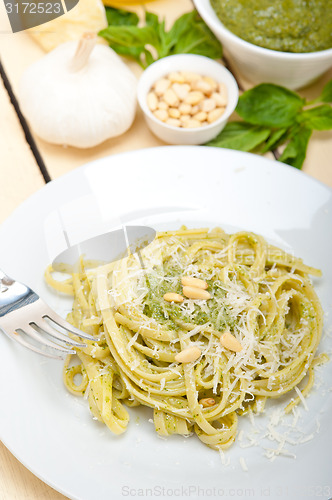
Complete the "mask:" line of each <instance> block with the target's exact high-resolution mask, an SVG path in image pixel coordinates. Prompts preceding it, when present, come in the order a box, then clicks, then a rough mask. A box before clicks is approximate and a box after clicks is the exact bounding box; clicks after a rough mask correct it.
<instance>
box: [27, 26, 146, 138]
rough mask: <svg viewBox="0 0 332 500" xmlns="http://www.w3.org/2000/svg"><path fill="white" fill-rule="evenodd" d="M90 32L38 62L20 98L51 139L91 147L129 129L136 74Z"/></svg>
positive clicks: (30, 117) (39, 129) (42, 134)
mask: <svg viewBox="0 0 332 500" xmlns="http://www.w3.org/2000/svg"><path fill="white" fill-rule="evenodd" d="M95 42H96V36H95V35H90V34H86V35H84V36H83V38H82V39H81V40H80V41H79V43H77V41H70V42H66V43H64V44H61V45H59V46H58V47H57V48H56V49H54V50H53V51H52V52H49V53H48V54H47V55H45V56H44V57H42V58H41V59H40V60H38V61H37V62H35V63H34V64H32V65H31V66H30V67H29V68H28V69H27V70H26V71H25V73H24V74H23V76H22V79H21V82H20V87H19V100H20V105H21V109H22V112H23V114H24V115H25V116H26V118H27V120H28V121H29V123H30V125H31V127H32V129H33V130H34V132H35V133H36V134H37V135H38V136H39V137H40V138H41V139H44V140H45V141H47V142H50V143H53V144H62V145H68V146H75V147H77V148H91V147H94V146H97V145H98V144H100V143H102V142H104V141H105V140H107V139H109V138H111V137H116V136H119V135H121V134H123V133H124V132H126V130H128V129H129V127H130V126H131V124H132V122H133V121H134V118H135V113H136V83H137V80H136V77H135V76H134V74H133V73H132V72H131V71H130V70H129V68H128V67H127V66H126V65H125V63H124V62H122V60H121V59H120V57H119V56H118V55H117V54H116V53H115V52H114V51H113V50H112V49H111V48H110V47H108V46H105V45H99V44H98V45H95Z"/></svg>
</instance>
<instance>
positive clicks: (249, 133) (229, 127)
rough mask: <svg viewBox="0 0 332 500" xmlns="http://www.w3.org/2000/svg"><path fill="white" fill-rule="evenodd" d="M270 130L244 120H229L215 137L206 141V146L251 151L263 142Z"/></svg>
mask: <svg viewBox="0 0 332 500" xmlns="http://www.w3.org/2000/svg"><path fill="white" fill-rule="evenodd" d="M270 132H271V130H270V129H269V128H265V127H259V126H257V125H252V124H251V123H245V122H229V123H227V124H226V126H225V128H224V129H223V130H222V131H221V132H220V134H219V135H217V137H215V138H214V139H212V141H209V142H208V143H207V146H216V147H219V148H229V149H237V150H239V151H251V150H253V149H254V148H255V147H257V146H258V145H259V144H261V143H262V142H264V141H265V140H266V139H267V138H268V137H269V135H270Z"/></svg>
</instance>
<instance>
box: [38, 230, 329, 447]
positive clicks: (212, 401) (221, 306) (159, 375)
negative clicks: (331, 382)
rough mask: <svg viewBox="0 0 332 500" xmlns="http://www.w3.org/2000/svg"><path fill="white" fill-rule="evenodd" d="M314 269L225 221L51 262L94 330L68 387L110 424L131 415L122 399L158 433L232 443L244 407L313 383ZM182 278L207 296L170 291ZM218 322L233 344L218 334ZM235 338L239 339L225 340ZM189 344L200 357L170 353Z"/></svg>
mask: <svg viewBox="0 0 332 500" xmlns="http://www.w3.org/2000/svg"><path fill="white" fill-rule="evenodd" d="M309 274H311V275H314V276H320V271H319V270H317V269H315V268H311V267H309V266H307V265H305V264H304V263H303V262H302V260H301V259H298V258H294V257H293V256H291V255H290V254H287V253H285V252H283V251H282V250H280V249H278V248H277V247H275V246H272V245H269V244H267V243H266V241H265V240H264V238H262V237H261V236H259V235H256V234H254V233H249V232H244V231H241V232H237V233H235V234H232V235H229V234H226V233H225V232H224V231H223V230H222V229H220V228H216V229H213V230H211V231H209V230H208V229H186V228H181V229H180V230H178V231H168V232H164V233H159V234H157V236H156V238H155V240H154V241H153V242H152V243H150V244H149V245H148V246H147V247H145V248H144V249H142V250H140V251H139V252H136V253H134V254H131V253H129V254H128V256H126V257H124V258H123V259H121V260H118V261H116V262H112V263H107V264H103V265H100V266H98V267H90V266H89V264H88V263H87V262H84V260H83V259H81V261H80V263H79V268H78V269H77V272H75V273H73V274H72V276H71V278H70V279H69V280H68V279H67V280H66V281H64V282H60V281H56V280H55V279H54V278H53V277H52V269H51V268H50V269H48V270H47V272H46V281H47V282H48V283H49V284H50V285H51V286H52V287H55V288H56V289H57V290H59V291H63V292H64V293H72V294H73V296H74V302H73V308H72V312H71V313H70V314H69V315H68V317H67V319H68V321H69V322H71V323H72V324H73V325H75V326H76V327H78V328H80V329H82V330H83V331H85V332H87V333H89V334H92V335H94V336H96V338H97V337H99V340H98V341H97V340H96V342H88V345H87V347H85V348H84V349H81V350H80V349H79V350H78V352H77V356H78V358H79V364H76V365H74V366H71V363H72V359H71V357H70V356H69V357H68V358H67V360H66V362H65V365H64V373H63V377H64V382H65V385H66V387H67V388H68V390H69V391H70V392H71V393H73V394H75V395H81V396H83V395H84V394H85V396H86V397H87V398H88V400H89V405H90V410H91V412H92V414H93V415H94V416H95V417H96V418H97V419H98V420H100V421H102V422H104V423H105V424H106V425H107V426H108V427H109V429H110V430H111V431H112V432H114V433H115V434H121V433H122V432H124V431H125V430H126V427H127V425H128V422H129V414H128V411H127V409H126V406H129V407H130V406H135V405H139V404H141V405H145V406H148V407H150V408H152V409H153V412H154V425H155V428H156V431H157V432H158V433H159V434H160V435H163V436H168V435H171V434H182V435H188V434H191V433H195V434H196V435H197V436H198V438H199V439H200V440H201V441H202V442H203V443H205V444H206V445H208V446H210V447H212V448H215V449H227V448H228V447H229V446H230V445H231V444H232V443H233V442H234V440H235V437H236V430H237V420H238V418H239V417H240V416H241V415H243V414H244V413H246V412H248V411H256V412H261V411H263V408H264V404H265V401H266V400H267V399H268V398H278V397H280V396H281V395H283V394H286V393H289V392H290V391H291V390H292V389H297V391H299V389H298V387H297V386H298V384H299V383H300V382H301V381H302V380H303V379H304V378H305V377H306V375H307V379H308V381H307V385H306V387H305V388H304V389H303V390H302V393H300V394H298V396H297V398H296V399H295V400H294V401H292V402H290V404H289V405H288V406H287V408H286V412H288V411H291V409H292V408H293V407H294V405H296V404H298V403H299V401H300V399H301V397H303V396H306V395H307V394H308V392H309V390H310V388H311V386H312V385H313V380H314V375H313V366H314V365H315V363H317V358H315V357H314V356H315V352H316V349H317V346H318V344H319V340H320V337H321V332H322V309H321V306H320V303H319V300H318V298H317V295H316V293H315V291H314V288H313V286H312V283H311V281H310V279H309V277H308V275H309ZM183 277H192V278H199V279H200V280H202V282H203V283H206V287H207V291H208V292H209V293H208V294H207V295H206V297H208V296H209V298H208V299H195V298H194V299H193V298H188V297H185V296H184V297H183V300H182V301H178V302H175V301H169V300H165V299H164V295H165V294H171V293H175V294H178V295H183V285H182V282H181V279H182V278H183ZM187 282H188V280H187ZM192 283H194V284H195V281H192ZM197 283H199V282H198V281H197ZM201 290H202V289H201ZM168 297H169V295H168ZM225 332H227V335H228V340H227V338H226V337H225V339H226V340H227V342H229V339H231V343H230V344H227V343H226V344H225V343H223V342H222V341H221V336H222V335H223V334H224V333H225ZM232 340H234V345H236V346H237V347H238V348H237V349H235V348H234V350H232V347H227V345H229V346H231V345H232ZM225 345H226V346H225ZM193 347H195V348H196V351H195V352H197V348H198V349H199V351H198V357H197V359H194V360H192V361H190V360H189V361H188V362H185V361H182V362H181V361H177V360H176V357H177V359H185V356H182V358H181V356H180V358H179V357H178V356H177V355H178V354H179V353H180V352H182V351H184V350H185V349H188V348H189V350H190V348H193ZM79 375H81V380H80V381H79V382H78V381H77V377H78V376H79ZM204 401H208V404H202V402H203V403H204Z"/></svg>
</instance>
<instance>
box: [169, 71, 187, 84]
mask: <svg viewBox="0 0 332 500" xmlns="http://www.w3.org/2000/svg"><path fill="white" fill-rule="evenodd" d="M168 79H169V81H170V82H173V83H184V82H185V81H186V80H185V78H184V76H183V75H182V74H181V73H178V72H177V71H173V72H172V73H170V74H169V75H168Z"/></svg>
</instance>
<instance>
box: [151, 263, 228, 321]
mask: <svg viewBox="0 0 332 500" xmlns="http://www.w3.org/2000/svg"><path fill="white" fill-rule="evenodd" d="M182 275H183V272H181V271H180V270H179V269H176V268H170V269H165V273H164V274H163V278H164V279H161V276H158V275H156V274H148V275H147V276H146V282H147V286H148V290H149V291H148V293H147V295H146V297H145V299H144V309H143V312H144V314H145V315H146V316H148V317H149V318H153V319H155V320H156V321H157V322H158V323H161V324H163V325H165V326H166V327H168V328H169V329H171V330H178V329H179V328H180V326H179V323H178V322H181V323H193V324H195V325H204V324H206V323H210V324H211V326H212V327H213V328H215V329H216V330H219V331H224V330H225V328H229V329H230V330H233V329H234V326H235V319H234V318H233V317H232V315H231V312H230V310H229V308H228V307H227V306H226V305H225V304H223V305H222V307H220V302H221V301H220V299H222V298H223V297H225V293H226V292H225V291H224V290H223V288H221V285H222V283H221V281H220V280H206V281H207V283H208V285H209V288H208V290H209V292H210V294H211V296H212V297H211V299H209V300H208V301H206V306H207V308H206V309H207V310H202V308H201V307H200V305H198V304H195V305H194V310H193V313H192V315H190V317H189V314H188V312H186V311H185V310H183V308H181V304H176V303H169V302H167V301H165V300H164V298H163V296H164V295H165V293H168V292H174V293H179V294H180V295H181V294H182V285H181V276H182ZM167 278H172V279H171V280H170V281H168V280H167ZM204 309H205V308H204Z"/></svg>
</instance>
